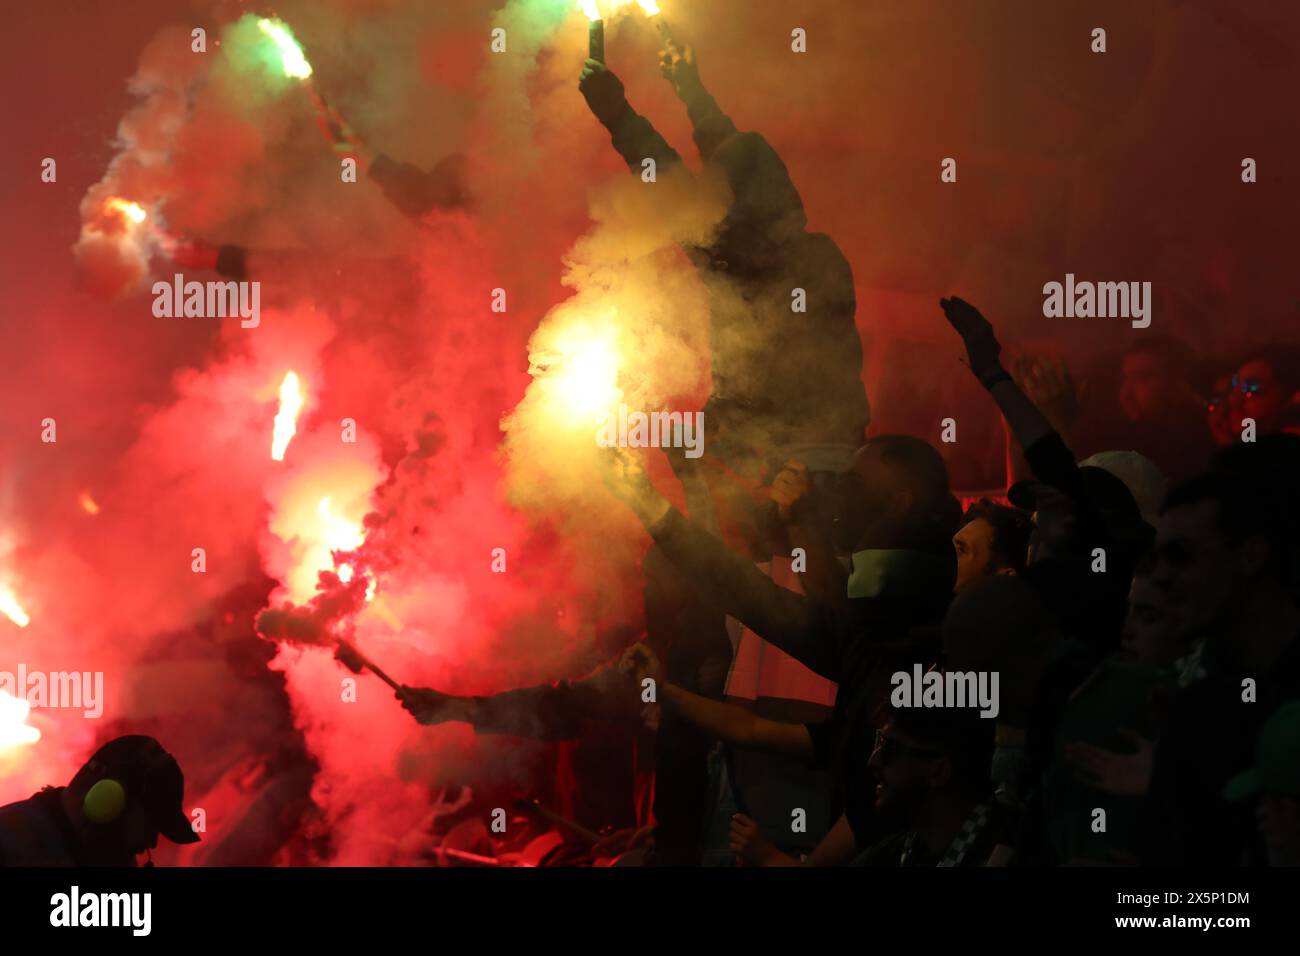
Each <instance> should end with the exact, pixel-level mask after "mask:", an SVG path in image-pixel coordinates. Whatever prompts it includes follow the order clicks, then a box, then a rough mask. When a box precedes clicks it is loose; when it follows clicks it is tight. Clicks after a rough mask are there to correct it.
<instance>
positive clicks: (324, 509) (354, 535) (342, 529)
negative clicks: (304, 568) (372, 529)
mask: <svg viewBox="0 0 1300 956" xmlns="http://www.w3.org/2000/svg"><path fill="white" fill-rule="evenodd" d="M316 512H317V513H318V514H319V515H320V518H321V524H322V525H323V526H324V529H325V533H324V534H323V535H322V536H321V538H322V540H323V541H324V543H325V546H326V547H327V548H329V549H330V550H331V551H355V550H356V549H357V548H359V547H361V543H362V542H363V541H365V540H366V536H365V533H364V532H363V531H362V530H361V525H359V524H357V523H356V522H355V521H349V520H348V519H347V518H340V517H339V516H338V515H336V514H335V513H334V512H333V511H332V510H331V509H330V500H329V497H328V496H327V497H324V498H322V499H321V500H320V504H319V505H317V506H316ZM345 566H346V565H345ZM349 577H351V575H349Z"/></svg>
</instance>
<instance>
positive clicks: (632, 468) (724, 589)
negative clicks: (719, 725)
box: [605, 448, 841, 681]
mask: <svg viewBox="0 0 1300 956" xmlns="http://www.w3.org/2000/svg"><path fill="white" fill-rule="evenodd" d="M605 464H606V469H605V480H606V483H607V484H608V485H609V488H610V490H611V491H613V492H614V494H615V495H616V496H617V497H619V498H620V499H622V500H623V501H625V502H627V504H628V505H629V506H630V507H631V508H632V510H633V511H634V512H635V513H636V515H637V517H638V518H640V519H641V523H642V524H643V525H644V526H645V528H646V530H647V531H649V532H650V535H651V537H653V538H654V539H655V542H656V543H657V544H658V545H659V547H660V549H661V550H662V551H663V553H664V554H665V555H666V556H667V557H668V559H669V560H670V561H671V562H672V563H673V564H674V566H676V568H677V569H678V570H679V571H680V572H681V573H682V576H683V577H684V578H686V580H688V581H690V582H691V583H692V585H693V586H694V588H695V590H696V593H698V594H699V595H700V596H701V597H702V598H703V599H704V600H705V601H707V602H708V603H709V604H711V605H712V606H713V607H715V608H717V609H718V610H720V611H723V612H724V613H726V614H730V615H731V616H732V617H734V618H736V619H737V620H738V621H740V622H741V623H742V624H744V625H746V626H747V627H749V628H750V629H751V630H752V631H753V632H754V633H755V634H757V635H758V636H759V637H761V638H763V639H764V640H765V641H768V642H770V643H772V644H775V645H776V646H777V647H779V648H780V649H781V650H783V651H785V652H786V653H787V654H789V655H790V656H791V657H793V658H794V659H795V660H797V661H799V663H801V664H803V665H804V666H805V667H807V668H809V669H810V670H812V671H813V672H814V673H816V674H820V675H821V676H822V677H825V678H827V679H828V680H833V681H838V680H840V678H841V675H840V672H839V669H840V659H841V655H840V653H839V648H838V647H837V645H836V644H835V638H834V636H833V635H835V634H837V633H839V628H837V627H836V621H835V615H836V613H837V612H836V609H835V608H833V607H831V606H829V605H827V604H824V603H821V602H816V601H813V600H810V599H809V598H807V597H805V596H804V595H802V594H797V593H795V592H794V591H791V590H789V589H788V588H783V587H781V586H780V585H778V584H776V583H775V582H773V581H772V579H771V578H769V577H768V576H767V575H765V574H764V573H763V572H762V571H760V570H759V569H758V568H757V567H756V566H755V565H754V564H752V563H751V562H750V561H748V560H746V559H745V558H743V557H741V556H740V555H738V554H735V553H734V552H732V551H731V550H730V549H728V548H727V546H726V545H725V544H723V543H722V541H721V540H719V539H718V538H716V537H715V536H713V535H711V534H710V533H709V532H707V531H705V530H704V529H703V528H700V527H699V526H697V525H695V524H693V523H692V522H690V521H688V520H687V519H686V518H685V517H684V516H683V515H682V514H681V512H679V511H677V510H676V509H675V508H673V507H672V506H671V505H670V504H669V503H668V501H667V499H665V498H664V497H663V495H661V494H659V492H658V491H657V490H656V489H655V487H654V485H653V484H652V483H651V482H650V479H649V477H648V476H647V475H646V473H645V470H644V469H643V468H642V467H641V465H640V463H639V462H638V461H637V460H636V459H635V458H634V457H633V456H632V455H630V454H628V453H627V452H626V451H625V450H624V449H617V448H616V449H611V451H610V457H609V458H608V459H606V460H605Z"/></svg>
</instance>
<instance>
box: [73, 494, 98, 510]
mask: <svg viewBox="0 0 1300 956" xmlns="http://www.w3.org/2000/svg"><path fill="white" fill-rule="evenodd" d="M77 504H79V505H81V510H82V511H84V512H85V513H86V514H88V515H97V514H99V503H98V502H97V501H95V499H94V498H92V497H91V496H90V492H89V491H83V492H82V493H81V494H80V495H78V496H77Z"/></svg>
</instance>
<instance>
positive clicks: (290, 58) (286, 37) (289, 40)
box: [257, 19, 311, 80]
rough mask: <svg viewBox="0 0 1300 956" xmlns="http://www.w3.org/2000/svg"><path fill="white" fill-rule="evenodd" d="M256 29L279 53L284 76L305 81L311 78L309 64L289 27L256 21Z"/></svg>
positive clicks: (280, 22)
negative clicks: (268, 39)
mask: <svg viewBox="0 0 1300 956" xmlns="http://www.w3.org/2000/svg"><path fill="white" fill-rule="evenodd" d="M257 28H258V29H259V30H261V31H262V32H263V33H265V34H266V35H267V36H268V37H270V38H271V42H273V43H274V44H275V45H276V48H277V49H278V50H279V51H280V65H281V67H282V68H283V69H284V75H285V76H291V77H294V78H295V79H299V80H305V79H307V77H309V76H311V64H310V63H308V62H307V57H306V56H304V55H303V52H302V47H301V46H299V45H298V41H297V40H295V39H294V38H293V33H292V31H290V29H289V27H288V26H286V25H285V24H284V23H283V22H282V21H280V20H266V19H262V20H258V21H257Z"/></svg>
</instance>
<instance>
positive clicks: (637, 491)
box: [600, 447, 672, 528]
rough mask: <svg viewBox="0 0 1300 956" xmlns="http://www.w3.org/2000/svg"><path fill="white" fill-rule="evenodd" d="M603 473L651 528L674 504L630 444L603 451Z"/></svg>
mask: <svg viewBox="0 0 1300 956" xmlns="http://www.w3.org/2000/svg"><path fill="white" fill-rule="evenodd" d="M600 462H601V477H603V478H604V480H605V487H606V488H608V489H609V490H610V492H611V493H612V494H613V495H614V497H615V498H618V499H619V500H620V501H622V502H623V503H624V504H626V505H627V506H628V507H629V508H631V509H632V510H633V511H635V512H636V515H637V517H638V518H640V519H641V521H642V522H643V523H644V524H645V526H646V527H647V528H649V527H650V526H651V525H653V524H654V523H655V522H657V521H658V520H659V519H660V518H662V517H663V516H664V515H666V514H667V513H668V512H669V510H670V509H671V508H672V506H671V505H670V504H669V503H668V499H666V498H665V497H664V496H663V495H661V494H660V493H659V492H658V490H657V489H656V488H655V486H654V482H652V481H651V480H650V476H649V474H647V473H646V470H645V468H644V467H643V466H642V465H641V462H640V460H639V459H638V458H637V457H636V456H635V455H633V454H632V453H631V452H629V451H628V450H627V449H626V448H617V447H616V448H610V449H608V450H607V451H604V452H602V453H601V456H600Z"/></svg>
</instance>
